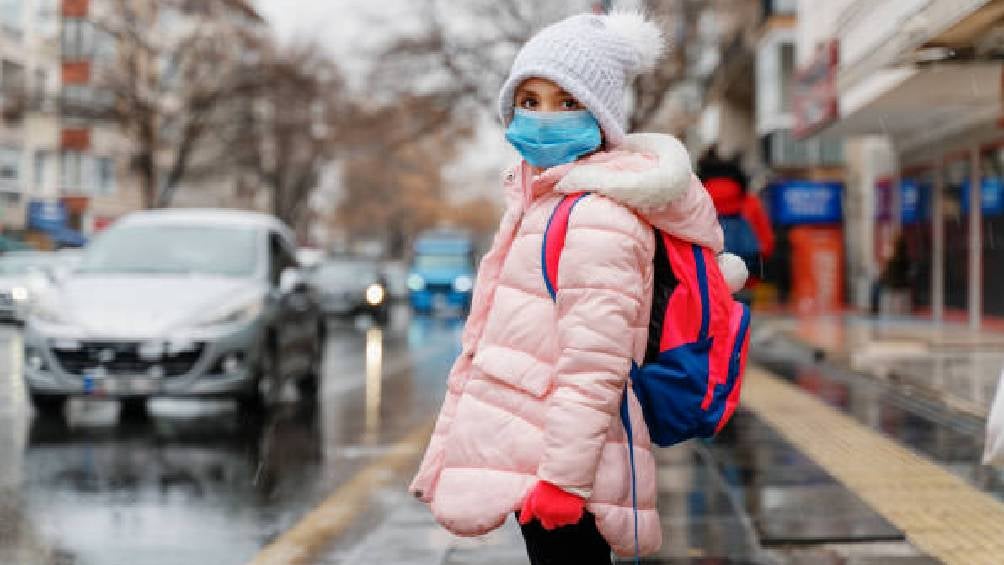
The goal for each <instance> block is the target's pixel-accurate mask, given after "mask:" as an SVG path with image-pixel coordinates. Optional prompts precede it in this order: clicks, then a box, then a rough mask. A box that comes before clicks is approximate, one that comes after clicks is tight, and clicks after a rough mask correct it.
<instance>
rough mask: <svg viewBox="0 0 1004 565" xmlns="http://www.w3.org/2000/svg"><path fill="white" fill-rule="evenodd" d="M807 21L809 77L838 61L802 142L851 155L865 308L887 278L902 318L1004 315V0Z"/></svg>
mask: <svg viewBox="0 0 1004 565" xmlns="http://www.w3.org/2000/svg"><path fill="white" fill-rule="evenodd" d="M798 12H799V18H798V22H799V24H798V49H797V51H798V55H797V56H798V61H799V65H800V67H801V68H803V69H807V68H809V67H811V66H812V65H813V64H814V63H815V62H817V61H818V60H819V59H820V57H821V56H823V55H822V54H824V53H825V52H827V51H832V53H833V55H832V56H830V57H829V65H828V66H829V71H830V78H831V80H830V82H829V84H826V83H825V81H824V80H817V81H815V82H813V81H808V82H809V84H808V86H809V87H811V88H810V90H811V93H808V94H805V95H804V97H805V99H806V100H807V101H809V102H811V103H809V104H806V106H805V108H804V109H803V111H802V116H801V118H802V119H803V120H805V121H806V122H809V123H810V124H811V127H809V128H806V132H805V134H804V138H805V139H818V140H825V139H831V140H837V141H841V142H844V143H845V145H846V147H847V152H848V160H847V161H848V162H847V171H846V178H847V186H848V192H849V194H850V195H851V197H852V199H853V200H854V201H857V202H859V203H860V206H857V207H855V208H852V210H851V214H849V218H848V220H849V221H850V222H853V224H854V226H855V229H854V230H853V231H854V233H855V234H857V237H855V238H852V239H849V240H848V244H849V246H850V247H851V248H853V250H854V252H853V253H851V256H852V257H854V258H855V262H856V263H857V264H856V265H854V268H856V269H857V272H858V273H859V278H858V281H857V283H858V284H857V285H856V286H857V288H856V290H857V292H856V295H857V302H858V303H862V302H865V301H866V300H867V298H866V297H865V296H864V295H865V294H866V293H867V292H868V287H869V284H868V283H869V282H872V283H874V282H878V283H879V285H878V288H879V289H880V290H879V294H887V293H888V294H899V295H900V296H901V298H902V300H901V301H899V303H900V306H899V308H897V310H898V311H900V312H903V313H907V312H909V313H912V314H919V315H929V316H930V317H931V318H933V319H935V320H942V319H945V318H950V317H959V318H964V319H967V320H968V322H969V324H970V325H971V326H972V327H979V326H980V325H981V324H982V323H983V322H984V321H985V320H990V319H998V318H1001V317H1004V295H1001V294H1000V293H996V292H992V290H993V289H997V288H1001V287H1002V285H1004V246H1001V245H1000V244H999V243H998V242H997V241H996V239H997V234H998V233H1001V230H1002V228H1004V151H1002V147H1004V129H1002V126H1004V121H1002V107H1001V106H1002V99H1004V98H1002V97H1004V92H1002V88H1001V87H1002V81H1004V75H1002V66H1001V63H1000V61H1001V56H1002V55H1004V2H1000V1H997V0H991V1H986V0H889V1H886V2H871V1H866V0H838V1H833V2H829V1H828V2H818V1H811V0H800V1H799V3H798ZM819 107H825V108H828V109H829V110H828V111H826V112H813V111H812V110H813V108H819ZM973 187H979V190H976V189H974V188H973ZM872 288H874V286H873V287H872ZM873 294H874V292H873Z"/></svg>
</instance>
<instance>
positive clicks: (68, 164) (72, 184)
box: [59, 151, 90, 192]
mask: <svg viewBox="0 0 1004 565" xmlns="http://www.w3.org/2000/svg"><path fill="white" fill-rule="evenodd" d="M89 161H90V159H89V157H88V156H87V155H86V154H84V153H81V152H79V151H64V152H63V154H62V156H61V159H60V164H59V165H60V166H59V185H60V188H61V189H62V190H63V191H64V192H83V190H84V187H85V186H86V185H87V184H88V183H87V178H86V177H87V165H88V163H89Z"/></svg>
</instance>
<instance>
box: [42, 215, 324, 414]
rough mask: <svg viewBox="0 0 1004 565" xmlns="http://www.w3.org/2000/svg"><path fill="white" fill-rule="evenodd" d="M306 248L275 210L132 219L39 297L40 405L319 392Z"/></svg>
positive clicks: (254, 402) (248, 401) (247, 400)
mask: <svg viewBox="0 0 1004 565" xmlns="http://www.w3.org/2000/svg"><path fill="white" fill-rule="evenodd" d="M295 252H296V248H295V247H294V245H293V236H292V234H291V232H290V230H289V228H287V227H286V226H285V225H284V224H282V223H281V222H280V221H279V220H277V219H275V218H274V217H272V216H268V215H264V214H257V213H251V212H237V211H228V210H157V211H144V212H136V213H133V214H130V215H129V216H126V217H125V218H122V219H121V220H119V221H118V222H116V223H115V225H114V226H113V227H111V228H109V229H108V230H107V231H105V232H104V233H102V234H101V235H100V236H98V237H97V238H96V239H95V240H94V241H93V242H92V243H91V245H90V247H88V249H87V250H86V251H85V253H84V256H83V257H82V259H81V262H80V264H79V265H78V266H77V268H76V270H75V271H74V272H73V273H72V274H70V275H68V276H65V277H62V278H60V279H58V282H56V283H53V284H52V285H51V286H50V287H49V288H47V289H45V290H44V291H43V292H40V293H39V295H38V296H37V297H36V299H35V300H34V302H33V305H32V310H31V314H30V316H29V318H28V321H27V324H26V327H25V335H24V347H25V369H24V372H25V379H26V381H27V386H28V389H29V392H30V395H31V399H32V401H33V403H34V405H35V407H36V408H37V409H39V410H40V411H43V412H45V411H47V412H58V411H60V410H61V408H62V406H63V404H64V403H65V401H66V399H67V398H68V397H70V396H93V397H105V398H118V399H121V400H123V401H124V402H125V403H126V405H125V407H126V408H127V409H129V408H138V407H141V406H142V405H143V403H144V402H145V400H146V399H147V398H149V397H151V396H174V397H221V396H222V397H232V398H236V399H238V400H239V401H240V402H241V403H242V404H243V405H245V406H247V407H251V408H257V407H261V406H263V405H266V404H268V403H270V402H272V401H274V400H276V397H277V394H278V392H277V391H279V390H281V389H282V387H283V385H284V384H285V383H286V382H288V381H290V380H294V381H296V382H297V384H298V385H299V387H300V389H301V392H302V393H305V394H313V393H314V392H316V390H317V387H318V384H319V383H318V381H317V379H318V375H319V368H320V362H321V355H322V349H323V337H324V326H323V319H322V317H321V316H320V315H319V310H318V308H317V303H316V301H315V300H314V297H313V294H312V291H311V290H310V288H309V286H308V285H307V284H306V283H305V280H304V277H303V275H302V274H301V273H300V271H299V268H298V265H297V262H296V255H295Z"/></svg>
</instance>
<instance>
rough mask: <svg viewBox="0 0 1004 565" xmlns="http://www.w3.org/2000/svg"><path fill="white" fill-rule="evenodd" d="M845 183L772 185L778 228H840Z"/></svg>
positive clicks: (774, 215) (774, 214) (788, 182)
mask: <svg viewBox="0 0 1004 565" xmlns="http://www.w3.org/2000/svg"><path fill="white" fill-rule="evenodd" d="M843 188H844V186H843V183H840V182H818V181H808V180H795V181H784V182H779V183H776V184H772V185H770V188H769V189H768V190H769V191H770V195H771V215H772V216H773V218H772V219H773V220H774V222H775V223H777V224H778V225H787V226H791V225H804V224H839V223H840V222H841V221H842V220H843V205H842V199H841V194H842V193H843Z"/></svg>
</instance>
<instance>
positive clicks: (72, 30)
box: [0, 0, 94, 60]
mask: <svg viewBox="0 0 1004 565" xmlns="http://www.w3.org/2000/svg"><path fill="white" fill-rule="evenodd" d="M2 1H3V0H0V2H2ZM61 46H62V50H63V59H67V60H80V59H88V58H90V56H91V54H92V53H93V50H94V26H93V25H91V23H90V22H88V21H87V20H82V19H80V18H66V19H65V20H63V34H62V38H61Z"/></svg>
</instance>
